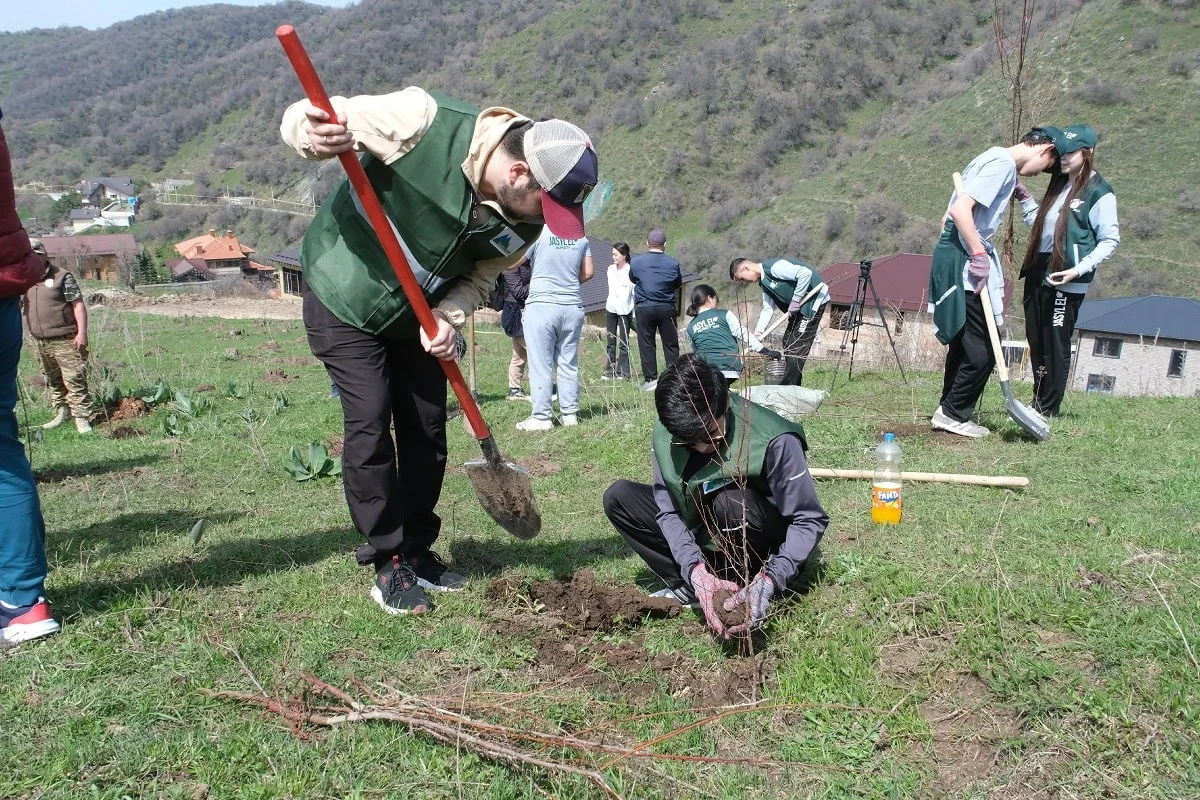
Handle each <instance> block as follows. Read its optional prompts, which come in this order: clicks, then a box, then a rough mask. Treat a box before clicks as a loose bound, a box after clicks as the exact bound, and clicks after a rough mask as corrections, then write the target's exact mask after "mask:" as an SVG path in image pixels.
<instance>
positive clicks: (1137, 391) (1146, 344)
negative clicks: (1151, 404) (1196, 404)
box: [1069, 331, 1200, 397]
mask: <svg viewBox="0 0 1200 800" xmlns="http://www.w3.org/2000/svg"><path fill="white" fill-rule="evenodd" d="M1097 338H1103V339H1120V340H1121V342H1122V344H1121V355H1120V358H1109V357H1106V356H1097V355H1095V349H1096V339H1097ZM1173 350H1184V351H1186V352H1187V355H1186V356H1185V357H1184V364H1183V373H1182V377H1179V378H1172V377H1169V376H1168V375H1167V371H1168V368H1169V367H1170V364H1171V352H1172V351H1173ZM1089 375H1109V376H1112V377H1113V378H1115V380H1116V383H1115V384H1114V386H1113V390H1112V393H1113V394H1117V395H1123V396H1127V397H1128V396H1134V395H1153V396H1174V397H1191V396H1195V395H1198V394H1200V342H1187V341H1181V340H1178V339H1144V338H1141V337H1137V336H1127V335H1122V334H1116V333H1094V332H1091V331H1086V332H1083V333H1081V334H1080V336H1079V344H1078V346H1077V348H1076V353H1075V365H1074V369H1073V371H1072V373H1071V380H1070V383H1069V388H1071V389H1074V390H1076V391H1080V392H1084V391H1087V385H1088V376H1089Z"/></svg>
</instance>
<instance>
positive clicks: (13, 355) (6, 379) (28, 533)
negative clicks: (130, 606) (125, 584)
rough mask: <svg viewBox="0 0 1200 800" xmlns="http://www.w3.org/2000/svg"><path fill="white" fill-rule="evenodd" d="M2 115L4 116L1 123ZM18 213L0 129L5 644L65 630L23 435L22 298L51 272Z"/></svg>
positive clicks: (0, 552)
mask: <svg viewBox="0 0 1200 800" xmlns="http://www.w3.org/2000/svg"><path fill="white" fill-rule="evenodd" d="M3 116H4V114H3V112H0V119H2V118H3ZM45 270H46V264H45V260H44V259H43V258H42V257H41V256H40V255H38V254H36V253H34V252H33V249H32V248H31V247H30V246H29V237H28V236H27V235H26V234H25V229H24V228H23V227H22V226H21V218H20V217H18V216H17V198H16V194H15V192H14V191H13V180H12V162H11V161H10V160H9V156H8V142H7V141H6V140H5V138H4V129H3V128H0V639H3V640H4V641H6V642H24V641H28V640H29V639H36V638H38V637H40V636H48V635H50V634H52V633H56V632H57V631H58V630H59V624H58V621H57V620H55V619H54V616H53V615H52V614H51V613H50V604H49V603H48V602H46V571H47V566H46V524H45V520H44V519H43V517H42V506H41V501H40V500H39V499H38V493H37V484H35V483H34V481H33V470H32V469H30V467H29V459H28V458H27V457H26V456H25V448H24V447H23V446H22V445H21V440H20V439H19V438H18V425H17V413H16V407H17V366H18V364H19V363H20V361H21V311H20V309H19V308H18V300H19V299H20V298H21V297H22V296H23V295H24V294H25V292H26V291H27V290H28V289H29V288H30V287H32V286H33V285H34V284H35V283H37V282H38V281H39V280H41V278H42V275H43V274H44V273H45Z"/></svg>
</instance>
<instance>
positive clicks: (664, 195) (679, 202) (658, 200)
mask: <svg viewBox="0 0 1200 800" xmlns="http://www.w3.org/2000/svg"><path fill="white" fill-rule="evenodd" d="M650 201H651V202H652V203H654V208H655V209H656V210H657V211H658V214H659V216H660V217H662V218H663V219H675V218H676V217H678V216H679V215H680V214H681V213H682V212H683V193H682V192H681V191H680V190H678V189H674V188H671V187H669V186H660V187H658V188H657V189H655V190H654V194H653V195H651V197H650Z"/></svg>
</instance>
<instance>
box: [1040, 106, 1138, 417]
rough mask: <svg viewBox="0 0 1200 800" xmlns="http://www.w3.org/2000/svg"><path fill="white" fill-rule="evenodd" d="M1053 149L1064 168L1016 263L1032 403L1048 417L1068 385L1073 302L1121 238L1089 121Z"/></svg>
mask: <svg viewBox="0 0 1200 800" xmlns="http://www.w3.org/2000/svg"><path fill="white" fill-rule="evenodd" d="M1054 149H1055V151H1056V152H1057V153H1058V155H1059V158H1060V160H1061V162H1062V171H1061V172H1059V173H1057V174H1055V175H1054V177H1052V178H1051V179H1050V185H1049V186H1048V187H1047V188H1046V195H1045V197H1043V198H1042V202H1041V204H1040V205H1039V206H1037V207H1036V216H1035V218H1034V221H1033V225H1032V230H1031V232H1030V236H1029V249H1028V250H1027V251H1026V253H1025V261H1024V263H1023V264H1022V265H1021V277H1022V278H1024V279H1025V285H1024V293H1023V305H1024V308H1025V336H1026V338H1028V339H1029V361H1030V364H1031V366H1032V367H1033V409H1034V411H1037V412H1038V413H1039V414H1043V415H1045V416H1048V417H1052V416H1057V415H1058V413H1059V409H1060V407H1061V406H1062V401H1063V395H1064V394H1065V393H1066V390H1067V375H1068V372H1069V371H1070V368H1071V336H1072V335H1073V334H1074V333H1075V319H1076V317H1077V316H1078V314H1079V306H1080V305H1082V304H1083V298H1084V296H1085V295H1086V294H1087V290H1088V286H1089V285H1091V282H1092V280H1093V279H1094V278H1095V277H1096V267H1098V266H1100V264H1101V262H1103V261H1104V260H1105V259H1106V258H1108V257H1109V256H1111V255H1112V254H1113V252H1114V251H1115V250H1116V249H1117V245H1118V244H1120V243H1121V230H1120V226H1119V224H1118V222H1117V198H1116V196H1115V195H1114V194H1113V189H1112V187H1111V186H1109V184H1108V181H1106V180H1104V178H1102V177H1100V173H1098V172H1096V171H1095V169H1094V168H1093V163H1094V161H1095V154H1096V132H1095V131H1094V130H1092V128H1090V127H1089V126H1087V125H1071V126H1068V127H1066V128H1063V132H1062V135H1061V136H1056V137H1055V139H1054ZM1022 188H1023V187H1022ZM1026 216H1027V217H1028V216H1029V212H1028V211H1027V212H1026Z"/></svg>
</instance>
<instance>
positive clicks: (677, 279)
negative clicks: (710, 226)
mask: <svg viewBox="0 0 1200 800" xmlns="http://www.w3.org/2000/svg"><path fill="white" fill-rule="evenodd" d="M666 246H667V235H666V234H665V233H663V230H662V228H652V229H651V230H650V233H648V234H647V235H646V250H647V252H645V253H638V254H637V255H636V256H634V257H633V260H632V261H630V262H629V279H630V280H631V281H633V309H634V315H635V317H636V323H637V341H638V356H639V358H641V361H642V377H643V378H645V380H646V382H645V383H643V384H642V390H643V391H646V392H652V391H654V387H655V386H657V385H658V347H657V345H656V343H655V341H654V333H655V331H657V332H658V335H659V336H661V337H662V344H663V358H664V359H665V360H666V362H667V366H668V367H669V366H671V365H672V364H674V363H675V360H676V359H677V358H679V324H678V317H679V310H678V308H677V306H676V303H675V293H676V292H677V291H678V290H679V287H680V286H681V285H682V284H683V273H682V272H681V271H680V269H679V262H678V261H676V260H675V259H673V258H671V257H670V256H669V255H667V254H666V253H665V252H663V249H664V248H665V247H666Z"/></svg>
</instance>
